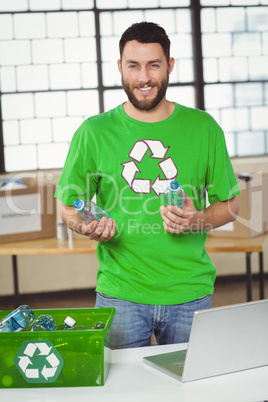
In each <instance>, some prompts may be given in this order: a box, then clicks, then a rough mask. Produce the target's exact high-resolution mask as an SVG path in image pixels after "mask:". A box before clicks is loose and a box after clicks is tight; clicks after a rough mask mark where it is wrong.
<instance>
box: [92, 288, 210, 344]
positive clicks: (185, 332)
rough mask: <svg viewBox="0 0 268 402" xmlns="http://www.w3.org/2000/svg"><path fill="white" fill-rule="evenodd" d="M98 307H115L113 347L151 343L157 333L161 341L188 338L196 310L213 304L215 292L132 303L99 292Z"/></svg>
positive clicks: (165, 342)
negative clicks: (185, 300) (177, 300)
mask: <svg viewBox="0 0 268 402" xmlns="http://www.w3.org/2000/svg"><path fill="white" fill-rule="evenodd" d="M95 307H115V309H116V312H115V315H114V318H113V321H112V324H111V340H110V344H109V345H107V346H109V347H110V348H111V349H123V348H136V347H141V346H149V345H150V338H151V335H152V334H153V333H154V335H155V337H156V340H157V343H158V344H159V345H166V344H171V343H182V342H188V340H189V336H190V331H191V326H192V321H193V316H194V312H195V311H197V310H204V309H208V308H210V307H211V296H210V295H207V296H205V297H202V298H200V299H197V300H194V301H191V302H188V303H183V304H174V305H167V306H161V305H149V304H139V303H132V302H129V301H126V300H121V299H116V298H114V297H110V296H106V295H103V294H101V293H97V298H96V305H95Z"/></svg>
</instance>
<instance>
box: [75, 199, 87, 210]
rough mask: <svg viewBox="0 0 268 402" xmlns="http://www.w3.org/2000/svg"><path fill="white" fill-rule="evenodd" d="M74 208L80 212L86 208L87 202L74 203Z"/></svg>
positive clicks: (77, 201)
mask: <svg viewBox="0 0 268 402" xmlns="http://www.w3.org/2000/svg"><path fill="white" fill-rule="evenodd" d="M73 206H74V207H75V209H77V211H80V210H81V209H83V208H84V206H85V201H82V200H75V201H74V203H73Z"/></svg>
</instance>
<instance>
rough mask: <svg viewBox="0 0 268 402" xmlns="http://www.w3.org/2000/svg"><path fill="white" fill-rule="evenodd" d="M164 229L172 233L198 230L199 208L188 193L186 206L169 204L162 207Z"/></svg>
mask: <svg viewBox="0 0 268 402" xmlns="http://www.w3.org/2000/svg"><path fill="white" fill-rule="evenodd" d="M160 211H161V216H162V218H163V225H164V229H165V230H166V231H167V232H170V233H181V232H185V231H188V230H196V229H197V227H196V224H197V222H196V219H197V210H196V209H195V206H194V203H193V201H192V200H191V198H190V197H188V195H186V194H185V202H184V208H179V207H175V206H174V205H168V206H167V207H164V206H161V207H160Z"/></svg>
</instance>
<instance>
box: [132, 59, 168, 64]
mask: <svg viewBox="0 0 268 402" xmlns="http://www.w3.org/2000/svg"><path fill="white" fill-rule="evenodd" d="M126 63H128V64H139V62H138V61H135V60H131V59H127V60H126ZM153 63H162V60H161V59H155V60H149V61H148V62H147V63H146V64H153Z"/></svg>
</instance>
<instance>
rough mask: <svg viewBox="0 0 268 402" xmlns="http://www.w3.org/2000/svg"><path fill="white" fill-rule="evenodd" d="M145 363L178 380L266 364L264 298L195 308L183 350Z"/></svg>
mask: <svg viewBox="0 0 268 402" xmlns="http://www.w3.org/2000/svg"><path fill="white" fill-rule="evenodd" d="M143 361H144V363H145V364H147V365H149V366H151V367H153V368H155V369H158V370H160V371H161V372H163V373H165V374H168V375H169V376H171V377H173V378H175V379H178V380H180V381H182V382H188V381H194V380H199V379H202V378H208V377H214V376H218V375H222V374H227V373H233V372H237V371H241V370H247V369H252V368H256V367H260V366H266V365H268V299H266V300H259V301H254V302H247V303H241V304H235V305H230V306H224V307H217V308H211V309H208V310H202V311H196V312H195V314H194V318H193V323H192V328H191V333H190V338H189V342H188V348H187V350H179V351H175V352H170V353H164V354H158V355H154V356H147V357H144V358H143Z"/></svg>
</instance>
